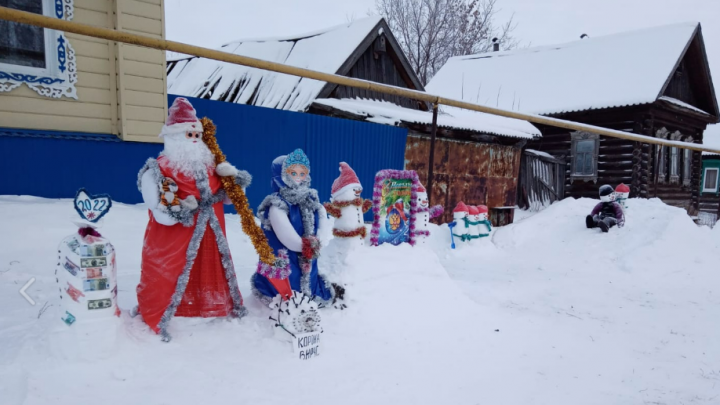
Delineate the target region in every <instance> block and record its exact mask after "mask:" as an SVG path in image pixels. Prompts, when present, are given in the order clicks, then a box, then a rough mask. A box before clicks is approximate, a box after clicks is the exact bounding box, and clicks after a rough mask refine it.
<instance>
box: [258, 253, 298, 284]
mask: <svg viewBox="0 0 720 405" xmlns="http://www.w3.org/2000/svg"><path fill="white" fill-rule="evenodd" d="M290 271H291V270H290V258H289V256H288V252H287V250H286V249H280V250H278V254H277V260H276V262H275V265H274V266H270V265H268V264H265V263H263V262H259V263H258V266H257V272H258V273H260V274H262V275H263V276H265V277H267V278H274V279H278V280H285V279H286V278H288V277H289V276H290Z"/></svg>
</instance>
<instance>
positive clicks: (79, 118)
mask: <svg viewBox="0 0 720 405" xmlns="http://www.w3.org/2000/svg"><path fill="white" fill-rule="evenodd" d="M163 3H164V0H9V7H11V8H17V9H21V10H24V11H31V12H36V13H42V14H44V15H47V16H52V17H56V18H63V19H66V20H72V21H75V22H78V23H82V24H88V25H93V26H98V27H104V28H112V29H117V30H122V31H127V32H131V33H135V34H141V35H147V36H152V37H156V38H164V37H165V22H164V15H165V13H164V4H163ZM166 115H167V85H166V75H165V53H164V52H163V51H158V50H154V49H148V48H142V47H138V46H132V45H125V44H118V43H116V42H111V41H106V40H101V39H95V38H90V37H84V36H79V35H75V34H65V33H62V32H56V31H52V30H43V29H41V28H36V27H29V26H26V25H19V24H14V23H9V22H7V21H0V127H5V128H22V129H34V130H50V131H68V132H86V133H94V134H113V135H117V136H118V137H120V138H121V139H122V140H125V141H136V142H159V141H160V139H159V138H158V133H159V132H160V129H161V127H162V125H163V122H164V120H165V117H166Z"/></svg>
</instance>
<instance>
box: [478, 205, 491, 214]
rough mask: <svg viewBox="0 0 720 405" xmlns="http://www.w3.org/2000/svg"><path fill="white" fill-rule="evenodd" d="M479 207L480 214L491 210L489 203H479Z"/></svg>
mask: <svg viewBox="0 0 720 405" xmlns="http://www.w3.org/2000/svg"><path fill="white" fill-rule="evenodd" d="M477 209H478V211H480V214H487V213H488V211H489V210H488V207H487V205H478V206H477Z"/></svg>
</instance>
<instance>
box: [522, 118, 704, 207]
mask: <svg viewBox="0 0 720 405" xmlns="http://www.w3.org/2000/svg"><path fill="white" fill-rule="evenodd" d="M562 118H566V119H570V120H573V121H578V122H583V123H587V124H592V125H597V126H601V127H605V128H611V129H617V130H622V131H628V132H634V133H639V134H643V135H650V136H654V135H655V134H656V132H657V131H658V130H659V129H660V128H667V129H668V131H670V133H673V132H675V131H680V132H681V133H682V134H683V137H684V138H683V140H685V139H686V137H688V136H692V137H693V141H694V142H695V143H701V142H702V132H703V131H704V129H705V123H703V122H701V121H699V120H697V119H693V118H692V117H689V116H685V115H681V114H679V113H677V112H671V111H668V110H665V109H662V108H658V107H656V106H645V107H642V106H641V107H626V108H621V109H608V110H598V111H588V112H583V113H579V114H572V115H567V116H564V117H562ZM540 129H541V131H542V133H543V137H542V138H541V139H539V140H536V141H532V142H530V143H529V144H528V147H529V148H531V149H537V150H540V151H543V152H547V153H549V154H551V155H553V156H555V157H559V158H563V159H565V162H566V183H565V195H566V196H568V197H575V198H580V197H587V198H597V190H598V188H599V187H600V186H601V185H603V184H610V185H611V186H613V187H616V186H617V185H618V184H620V183H625V184H626V185H628V186H630V189H631V194H630V196H631V197H641V198H652V197H658V198H660V199H661V200H663V201H664V202H665V203H666V204H669V205H673V206H677V207H682V208H685V209H687V210H688V212H689V213H690V214H692V215H694V214H695V213H697V209H698V205H699V198H700V193H699V181H700V175H701V173H700V168H701V166H702V164H701V161H700V158H701V154H700V153H699V152H693V154H692V164H691V181H690V185H685V184H683V182H682V180H681V181H680V183H679V184H669V181H666V182H665V183H656V182H655V166H654V165H655V163H656V162H655V158H654V153H655V146H651V145H649V144H641V143H638V142H632V141H626V140H623V139H616V138H609V137H604V136H601V137H600V152H599V156H598V180H597V182H592V181H583V180H573V179H572V178H571V177H570V165H571V163H572V151H571V136H570V132H567V131H566V130H562V129H557V128H551V127H541V128H540ZM665 152H666V153H667V148H665ZM666 162H667V165H666V173H668V172H669V171H668V170H669V169H668V167H669V158H668V159H667V160H666ZM680 172H681V173H682V157H681V161H680Z"/></svg>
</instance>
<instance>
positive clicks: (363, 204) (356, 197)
mask: <svg viewBox="0 0 720 405" xmlns="http://www.w3.org/2000/svg"><path fill="white" fill-rule="evenodd" d="M362 191H363V188H362V185H361V184H360V179H358V177H357V175H356V174H355V171H354V170H353V169H352V168H351V167H350V165H348V164H347V163H345V162H340V177H338V178H337V179H335V181H334V182H333V185H332V190H331V195H330V202H329V203H325V209H326V210H327V212H328V214H330V215H331V216H333V217H335V224H334V225H333V236H335V237H336V238H341V239H346V240H347V242H346V244H347V246H346V248H347V249H350V248H353V247H357V246H362V245H363V244H364V240H365V236H366V233H367V230H366V228H365V220H364V218H363V215H364V214H365V213H366V212H368V211H369V210H370V208H371V207H372V202H371V201H370V200H363V199H362V198H361V197H360V194H361V193H362Z"/></svg>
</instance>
